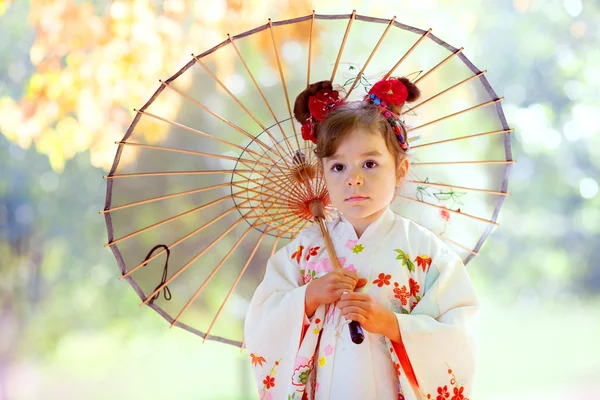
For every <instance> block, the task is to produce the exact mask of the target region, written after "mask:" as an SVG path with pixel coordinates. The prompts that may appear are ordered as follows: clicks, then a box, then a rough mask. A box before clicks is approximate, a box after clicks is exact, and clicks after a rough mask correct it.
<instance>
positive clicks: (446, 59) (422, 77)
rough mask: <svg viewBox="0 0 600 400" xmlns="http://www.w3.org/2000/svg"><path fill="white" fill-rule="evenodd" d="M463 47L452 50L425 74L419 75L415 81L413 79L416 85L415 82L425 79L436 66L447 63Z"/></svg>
mask: <svg viewBox="0 0 600 400" xmlns="http://www.w3.org/2000/svg"><path fill="white" fill-rule="evenodd" d="M464 49H465V48H464V47H461V48H460V49H458V50H456V51H455V52H453V53H452V54H450V55H449V56H448V57H446V58H444V59H443V60H442V61H440V62H439V63H438V64H437V65H436V66H435V67H433V68H431V69H430V70H429V71H427V72H426V73H425V74H423V75H421V76H420V77H419V78H418V79H417V80H416V81H414V84H415V85H416V84H417V83H419V82H420V81H422V80H423V79H425V77H427V76H428V75H430V74H431V73H432V72H434V71H435V70H437V69H438V68H440V67H441V66H442V65H444V64H445V63H447V62H448V61H449V60H450V59H452V58H454V57H456V56H457V55H459V54H460V53H462V51H463V50H464Z"/></svg>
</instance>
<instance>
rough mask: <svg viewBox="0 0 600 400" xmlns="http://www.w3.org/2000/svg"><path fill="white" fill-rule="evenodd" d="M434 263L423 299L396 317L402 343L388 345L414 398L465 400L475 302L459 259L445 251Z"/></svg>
mask: <svg viewBox="0 0 600 400" xmlns="http://www.w3.org/2000/svg"><path fill="white" fill-rule="evenodd" d="M433 262H434V263H433V265H432V266H431V268H430V269H429V271H428V272H427V275H426V279H425V288H426V289H425V293H424V295H423V298H422V299H421V300H420V301H419V303H418V304H417V306H416V307H415V308H414V310H413V312H412V313H410V314H396V318H397V320H398V327H399V330H400V337H401V343H396V342H392V345H393V347H394V349H395V351H396V354H397V356H398V359H399V360H400V364H401V366H402V369H403V370H404V372H405V378H406V379H407V380H408V381H409V383H410V384H411V385H410V386H411V387H412V388H413V389H416V387H417V386H418V388H419V389H418V391H420V393H415V396H416V398H427V395H431V397H432V398H437V396H440V395H441V396H442V398H446V397H447V396H446V394H448V395H449V396H456V398H463V397H461V395H462V396H464V397H465V398H466V397H468V396H470V394H471V391H472V388H473V377H474V373H475V354H476V341H475V336H474V334H473V329H472V328H473V324H474V322H475V315H476V312H477V310H478V308H479V301H478V299H477V296H476V293H475V290H474V288H473V285H472V283H471V280H470V278H469V276H468V274H467V271H466V268H465V266H464V264H463V262H462V260H461V259H460V258H459V257H458V255H456V254H455V253H454V252H452V251H450V250H448V251H447V252H445V253H443V254H441V255H440V256H438V257H437V259H434V260H433ZM421 396H422V397H421Z"/></svg>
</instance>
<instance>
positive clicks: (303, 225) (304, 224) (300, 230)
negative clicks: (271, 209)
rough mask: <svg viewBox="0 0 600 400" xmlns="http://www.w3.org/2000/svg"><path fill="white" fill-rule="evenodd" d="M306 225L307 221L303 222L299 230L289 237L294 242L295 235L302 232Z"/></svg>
mask: <svg viewBox="0 0 600 400" xmlns="http://www.w3.org/2000/svg"><path fill="white" fill-rule="evenodd" d="M306 224H308V220H304V223H303V224H302V227H301V228H300V229H298V230H297V231H296V232H294V233H292V237H291V239H292V240H294V239H295V238H296V235H298V234H299V233H300V232H302V230H303V229H304V227H305V226H306Z"/></svg>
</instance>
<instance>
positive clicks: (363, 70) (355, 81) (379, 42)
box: [344, 15, 396, 100]
mask: <svg viewBox="0 0 600 400" xmlns="http://www.w3.org/2000/svg"><path fill="white" fill-rule="evenodd" d="M394 21H396V16H395V15H394V17H393V18H392V19H391V20H390V23H389V24H388V26H387V28H385V31H384V32H383V34H382V35H381V37H380V38H379V41H378V42H377V44H376V45H375V48H374V49H373V51H371V54H370V55H369V58H367V61H366V62H365V65H363V67H362V69H361V70H360V72H359V73H358V75H357V76H356V79H354V82H353V83H352V86H350V89H348V92H347V93H346V96H345V97H344V100H346V99H347V98H348V96H350V93H352V91H353V90H354V88H355V87H356V84H357V83H358V82H359V81H360V79H361V77H362V75H363V73H364V72H365V70H366V69H367V66H368V65H369V63H370V62H371V59H372V58H373V56H374V55H375V52H377V49H379V46H380V45H381V42H383V39H384V38H385V36H386V35H387V33H388V31H389V30H390V28H391V27H392V25H394Z"/></svg>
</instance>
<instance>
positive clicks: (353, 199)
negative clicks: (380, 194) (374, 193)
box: [346, 197, 368, 201]
mask: <svg viewBox="0 0 600 400" xmlns="http://www.w3.org/2000/svg"><path fill="white" fill-rule="evenodd" d="M367 199H368V197H350V198H349V199H347V200H346V201H363V200H367Z"/></svg>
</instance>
